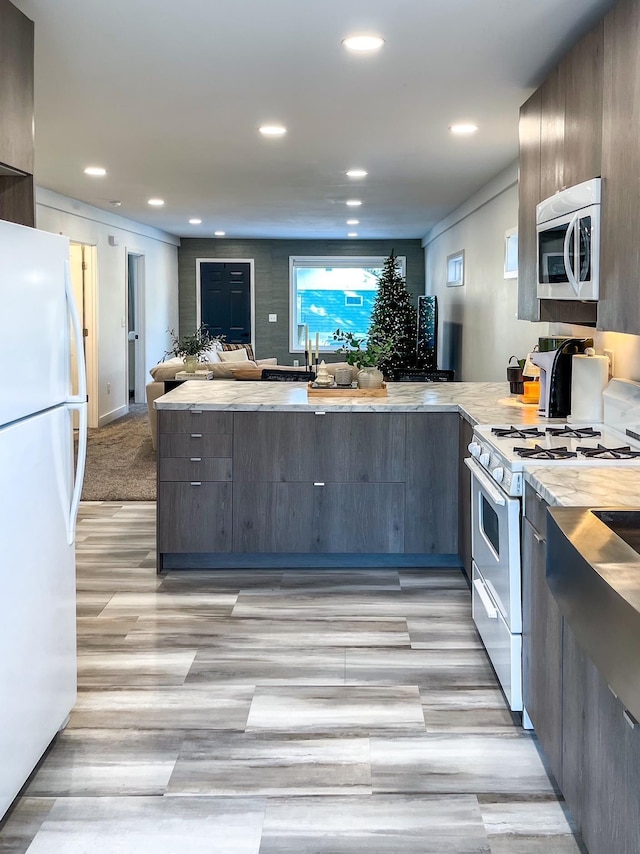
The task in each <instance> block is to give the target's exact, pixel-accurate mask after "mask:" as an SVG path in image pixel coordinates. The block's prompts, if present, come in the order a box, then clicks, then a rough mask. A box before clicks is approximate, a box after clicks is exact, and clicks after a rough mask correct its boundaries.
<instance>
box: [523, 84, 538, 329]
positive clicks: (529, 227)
mask: <svg viewBox="0 0 640 854" xmlns="http://www.w3.org/2000/svg"><path fill="white" fill-rule="evenodd" d="M540 107H541V97H540V90H538V91H536V92H534V93H533V95H532V96H531V97H530V98H529V100H528V101H526V102H525V103H524V104H523V105H522V107H521V108H520V125H519V138H520V159H519V181H518V317H519V318H520V320H538V319H539V317H540V309H539V307H538V298H537V296H536V290H537V284H536V251H537V250H536V205H537V204H538V202H539V201H540Z"/></svg>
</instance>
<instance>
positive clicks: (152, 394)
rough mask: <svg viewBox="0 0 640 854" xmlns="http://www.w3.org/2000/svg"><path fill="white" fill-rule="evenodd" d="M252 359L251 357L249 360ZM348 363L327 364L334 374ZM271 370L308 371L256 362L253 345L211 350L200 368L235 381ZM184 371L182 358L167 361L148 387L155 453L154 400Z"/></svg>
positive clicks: (158, 367) (272, 361)
mask: <svg viewBox="0 0 640 854" xmlns="http://www.w3.org/2000/svg"><path fill="white" fill-rule="evenodd" d="M249 357H251V358H249ZM345 364H346V363H345V362H335V363H333V364H329V365H327V369H328V371H329V373H334V372H335V369H336V368H339V367H344V366H345ZM261 367H262V368H270V369H273V370H284V371H304V370H305V368H304V366H302V367H298V368H296V367H291V365H278V360H277V359H275V358H271V359H255V358H253V350H252V348H251V345H250V344H223V345H222V349H221V350H219V349H215V350H210V351H208V352H207V353H206V354H205V358H204V360H203V361H202V362H201V363H200V365H199V366H198V369H199V370H206V371H209V372H210V373H212V374H213V379H214V380H234V379H235V372H236V371H247V370H248V369H251V368H253V369H256V370H257V369H259V368H261ZM183 370H184V361H183V360H182V359H181V358H172V359H166V360H165V361H163V362H159V363H158V364H157V365H155V366H154V367H153V368H151V370H150V371H149V373H150V374H151V382H150V383H148V384H147V389H146V391H147V408H148V410H149V426H150V428H151V442H152V444H153V449H154V451H155V450H156V446H157V435H158V416H157V412H156V409H155V407H154V405H153V402H154V400H156V398H158V397H160V396H161V395H163V394H164V393H165V382H167V381H170V380H173V379H175V376H176V374H177V373H178V371H183ZM352 371H353V378H354V380H355V379H356V375H357V372H358V371H357V368H352Z"/></svg>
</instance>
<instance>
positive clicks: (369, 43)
mask: <svg viewBox="0 0 640 854" xmlns="http://www.w3.org/2000/svg"><path fill="white" fill-rule="evenodd" d="M342 44H343V45H344V47H346V48H348V49H349V50H353V51H356V52H357V53H369V52H371V51H373V50H380V48H381V47H382V45H383V44H384V39H383V38H381V37H380V36H374V35H358V36H347V38H346V39H342Z"/></svg>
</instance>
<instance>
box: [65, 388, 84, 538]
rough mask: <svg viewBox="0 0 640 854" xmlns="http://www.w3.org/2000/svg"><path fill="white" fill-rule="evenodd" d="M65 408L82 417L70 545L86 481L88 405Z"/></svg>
mask: <svg viewBox="0 0 640 854" xmlns="http://www.w3.org/2000/svg"><path fill="white" fill-rule="evenodd" d="M65 407H66V409H67V410H69V411H73V410H77V411H78V413H79V415H80V425H79V430H78V459H77V462H76V471H75V476H74V479H73V494H72V496H71V504H70V506H69V516H68V518H67V542H68V543H69V545H71V544H72V543H73V541H74V540H75V537H76V519H77V517H78V506H79V504H80V495H81V493H82V481H83V480H84V465H85V462H86V460H87V414H88V413H87V404H86V401H83V402H82V403H73V402H67V403H66V404H65Z"/></svg>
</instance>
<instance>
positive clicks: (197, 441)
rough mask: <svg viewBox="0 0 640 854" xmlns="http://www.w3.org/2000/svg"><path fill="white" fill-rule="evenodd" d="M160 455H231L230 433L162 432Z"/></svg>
mask: <svg viewBox="0 0 640 854" xmlns="http://www.w3.org/2000/svg"><path fill="white" fill-rule="evenodd" d="M159 439H160V442H159V448H160V456H161V457H231V456H232V454H233V436H232V435H231V433H199V432H194V433H162V434H161V435H160V437H159Z"/></svg>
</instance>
